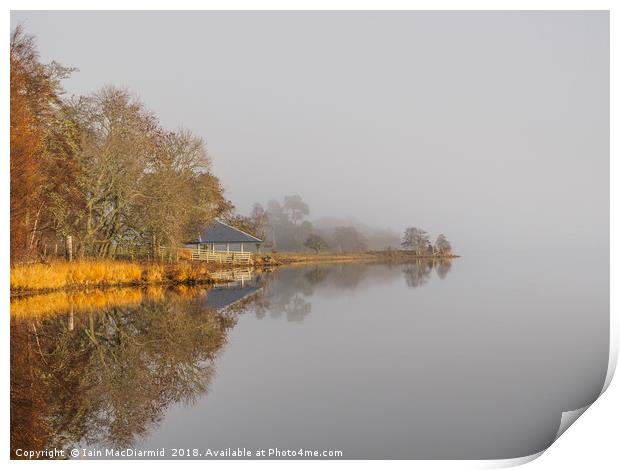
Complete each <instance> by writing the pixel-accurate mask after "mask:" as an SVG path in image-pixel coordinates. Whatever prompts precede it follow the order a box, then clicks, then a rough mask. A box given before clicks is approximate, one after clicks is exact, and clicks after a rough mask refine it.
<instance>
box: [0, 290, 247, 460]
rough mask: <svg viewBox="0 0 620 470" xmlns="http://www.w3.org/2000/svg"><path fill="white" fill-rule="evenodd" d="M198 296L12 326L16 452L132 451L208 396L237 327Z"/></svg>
mask: <svg viewBox="0 0 620 470" xmlns="http://www.w3.org/2000/svg"><path fill="white" fill-rule="evenodd" d="M191 295H193V297H191V298H189V299H188V298H187V297H186V296H185V295H181V293H179V292H168V293H166V294H165V295H164V296H163V297H162V298H159V299H156V300H153V299H151V300H148V299H147V300H144V301H143V302H142V303H140V304H139V305H137V306H136V305H131V306H129V307H119V306H116V307H110V308H106V309H101V310H96V311H91V312H88V313H82V314H79V315H72V314H71V313H68V314H66V315H56V316H51V317H46V318H36V317H30V318H27V317H19V318H18V317H14V318H12V319H11V448H12V449H13V451H14V450H15V449H17V448H22V449H30V450H42V449H46V448H52V447H56V448H66V449H68V448H71V447H73V446H75V445H76V444H77V443H80V446H85V445H95V446H114V447H129V446H131V445H132V444H133V443H134V442H135V441H136V439H138V438H140V437H142V436H144V435H145V434H147V433H148V432H149V431H150V430H151V428H152V427H153V425H155V424H157V423H158V421H159V420H160V419H161V418H162V416H163V414H164V412H165V410H166V409H167V408H168V407H169V406H170V405H171V404H173V403H178V402H182V403H191V402H193V401H194V400H195V399H196V398H197V397H198V396H200V395H203V394H205V393H206V392H207V388H208V385H209V382H210V380H211V377H212V374H213V360H214V358H215V356H216V354H217V352H218V351H219V350H220V348H221V347H222V345H223V344H224V343H225V341H226V334H227V330H228V329H229V328H230V327H232V326H233V325H234V323H235V320H234V316H233V315H229V314H224V313H221V312H217V311H215V310H213V309H209V308H206V307H205V306H204V301H203V296H201V295H198V296H196V295H195V293H191ZM12 456H13V457H15V455H12Z"/></svg>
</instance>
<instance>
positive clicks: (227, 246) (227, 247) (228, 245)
mask: <svg viewBox="0 0 620 470" xmlns="http://www.w3.org/2000/svg"><path fill="white" fill-rule="evenodd" d="M226 253H230V243H226Z"/></svg>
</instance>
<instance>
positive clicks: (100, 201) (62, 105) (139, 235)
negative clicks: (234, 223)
mask: <svg viewBox="0 0 620 470" xmlns="http://www.w3.org/2000/svg"><path fill="white" fill-rule="evenodd" d="M10 60H11V76H10V93H11V95H10V96H11V102H10V111H11V113H10V114H11V121H10V124H11V130H10V139H11V150H10V170H11V187H10V204H11V260H12V261H25V260H29V259H36V258H38V257H41V256H45V255H46V254H52V252H58V251H59V249H60V250H62V247H63V245H64V243H65V241H66V240H70V241H71V242H72V250H73V251H75V253H76V254H77V255H81V256H89V257H103V256H110V255H113V254H114V252H115V250H116V249H117V248H118V247H119V246H120V245H122V244H127V243H133V244H140V245H146V246H148V247H151V249H152V250H156V249H157V248H158V247H159V246H160V245H177V244H179V243H181V242H183V241H184V240H186V239H187V238H188V237H191V236H193V235H195V233H196V232H197V231H198V230H199V229H200V228H201V227H204V225H205V224H207V223H209V222H211V221H212V220H213V219H214V218H215V217H218V216H225V215H230V214H232V213H233V206H232V204H231V203H230V202H229V201H227V200H226V199H225V198H224V195H223V189H222V186H221V184H220V181H219V180H218V178H217V177H215V176H214V175H213V173H212V172H211V169H210V160H209V157H208V156H207V152H206V149H205V144H204V142H203V140H202V139H201V138H199V137H197V136H195V135H193V134H192V133H191V132H190V131H188V130H168V129H165V128H164V127H163V126H162V125H161V124H160V123H159V122H158V119H157V116H155V115H154V114H153V113H152V112H151V111H149V110H148V109H147V108H146V107H145V106H144V105H143V104H142V102H141V101H140V100H139V99H138V98H136V97H135V96H134V95H132V94H130V93H129V92H128V91H126V90H122V89H119V88H114V87H105V88H103V89H101V90H99V91H97V92H95V93H93V94H91V95H88V96H81V97H78V98H71V99H65V98H64V97H63V90H62V87H61V85H60V81H61V80H62V79H63V78H66V77H67V76H69V74H70V73H71V72H72V70H71V69H68V68H66V67H62V66H60V65H59V64H57V63H55V62H52V63H51V64H43V63H41V62H40V60H39V57H38V53H37V50H36V47H35V42H34V39H33V37H31V36H29V35H27V34H25V33H24V31H23V29H22V27H21V26H18V27H16V28H15V29H14V30H13V31H12V34H11V41H10Z"/></svg>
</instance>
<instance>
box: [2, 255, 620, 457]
mask: <svg viewBox="0 0 620 470" xmlns="http://www.w3.org/2000/svg"><path fill="white" fill-rule="evenodd" d="M575 262H576V261H574V260H573V261H571V260H569V259H564V258H561V259H557V260H554V261H550V260H541V259H535V258H532V259H529V258H519V259H517V260H515V259H511V260H510V261H507V260H501V259H494V260H492V261H489V260H486V261H485V260H481V259H478V260H474V259H465V258H461V259H455V260H453V261H451V262H441V263H439V262H435V263H430V262H422V263H415V264H408V265H381V264H362V263H348V264H333V265H327V264H321V265H304V266H293V267H285V268H282V269H279V270H277V271H274V272H271V273H260V274H257V273H244V272H237V273H234V280H233V281H231V282H229V283H228V284H225V285H221V286H218V287H217V288H214V289H210V290H209V289H202V288H177V289H156V288H155V289H119V290H113V291H107V292H103V293H99V294H90V297H89V296H86V295H85V294H84V295H82V296H80V294H74V295H73V296H72V297H71V298H70V299H69V301H68V303H67V300H66V298H65V299H63V298H62V297H61V294H58V295H57V296H56V297H49V296H47V297H41V298H39V299H36V298H35V299H30V300H21V301H15V303H14V305H13V306H12V312H13V315H12V317H11V447H12V449H13V451H14V450H15V449H16V448H22V449H43V448H52V447H58V448H65V449H71V448H87V449H105V448H113V447H114V448H118V449H121V448H127V447H132V448H137V449H160V448H166V456H167V457H169V456H170V455H171V454H170V452H171V449H173V448H179V449H189V450H190V454H191V452H192V449H198V451H199V452H200V453H201V454H203V455H202V457H203V458H204V453H205V452H206V451H207V449H212V450H218V451H226V450H227V449H233V450H237V449H247V450H251V451H252V452H254V451H256V450H259V449H275V448H277V449H280V450H288V449H290V450H299V449H303V450H317V451H323V450H338V451H342V457H343V458H351V459H367V458H386V459H396V458H398V459H436V458H442V459H455V458H457V459H496V458H515V457H522V456H526V455H530V454H533V453H536V452H538V451H540V450H543V449H544V448H546V447H547V446H548V445H550V444H551V443H552V442H553V440H554V439H555V437H556V435H557V432H558V429H559V426H560V420H561V418H562V413H563V412H564V411H569V410H574V409H578V408H581V407H583V406H586V405H588V404H590V403H592V402H593V401H594V400H595V399H596V398H597V397H598V394H599V393H600V391H601V388H602V387H603V383H604V381H605V376H606V373H607V364H608V357H609V286H608V283H607V284H606V283H605V280H606V275H607V274H606V273H605V271H604V269H601V266H603V267H604V263H603V265H600V264H598V265H596V266H593V265H592V264H590V265H583V266H576V265H575V264H574V263H575ZM576 272H579V273H581V274H582V276H580V277H578V278H577V277H576V276H575V273H576ZM229 275H231V273H223V276H224V277H225V276H229ZM62 295H65V294H62ZM93 295H94V296H95V297H92V296H93ZM65 297H66V296H65ZM19 302H21V303H19Z"/></svg>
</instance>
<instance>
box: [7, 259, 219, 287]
mask: <svg viewBox="0 0 620 470" xmlns="http://www.w3.org/2000/svg"><path fill="white" fill-rule="evenodd" d="M209 271H210V270H209V267H208V266H206V265H204V263H191V262H183V261H181V262H178V263H172V264H156V263H138V262H131V261H116V260H82V261H76V262H72V263H68V262H52V263H36V264H23V265H17V266H14V267H12V268H11V293H12V294H18V293H36V292H44V291H53V290H59V289H84V288H92V287H110V286H138V285H149V284H165V283H196V282H208V281H209V280H210V279H211V277H210V274H209Z"/></svg>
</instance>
